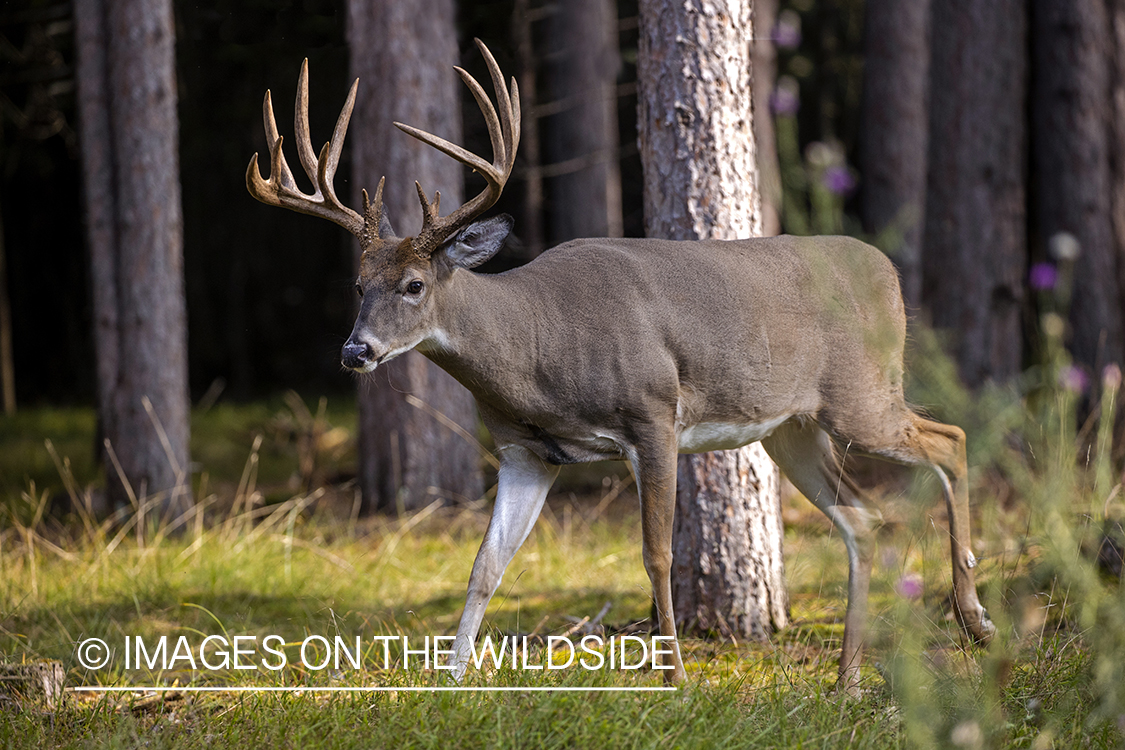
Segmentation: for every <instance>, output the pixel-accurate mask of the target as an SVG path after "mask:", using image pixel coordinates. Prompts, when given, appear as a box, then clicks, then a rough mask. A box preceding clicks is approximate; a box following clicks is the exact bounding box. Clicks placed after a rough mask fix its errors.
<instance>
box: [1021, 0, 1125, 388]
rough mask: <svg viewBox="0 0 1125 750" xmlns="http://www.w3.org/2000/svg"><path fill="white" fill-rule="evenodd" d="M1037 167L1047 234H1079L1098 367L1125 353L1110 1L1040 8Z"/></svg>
mask: <svg viewBox="0 0 1125 750" xmlns="http://www.w3.org/2000/svg"><path fill="white" fill-rule="evenodd" d="M1031 8H1032V11H1031V19H1032V24H1031V29H1032V52H1033V65H1034V72H1033V75H1032V80H1033V81H1034V82H1035V90H1034V92H1033V97H1032V108H1031V113H1032V131H1031V134H1032V138H1031V152H1032V167H1033V175H1034V177H1035V184H1034V191H1035V198H1036V208H1037V210H1036V211H1035V222H1036V227H1037V228H1038V230H1039V232H1038V233H1039V240H1040V241H1041V242H1046V243H1050V242H1051V240H1052V238H1054V237H1056V236H1057V235H1058V234H1059V233H1060V232H1065V233H1068V234H1070V235H1072V236H1073V237H1074V238H1076V239H1077V240H1078V249H1079V255H1078V258H1077V260H1076V261H1075V264H1074V285H1075V288H1074V295H1073V297H1072V300H1073V302H1072V306H1071V311H1070V320H1071V327H1072V332H1073V334H1072V339H1071V351H1072V352H1073V354H1074V357H1075V359H1076V360H1077V361H1078V362H1080V363H1082V364H1083V365H1085V366H1086V367H1087V368H1089V369H1090V370H1095V369H1098V367H1099V366H1100V365H1104V364H1106V363H1108V362H1116V363H1118V364H1120V363H1121V362H1122V361H1123V354H1125V321H1123V316H1125V309H1123V304H1125V301H1123V298H1122V294H1121V287H1120V285H1119V277H1118V271H1119V269H1118V264H1119V262H1120V259H1121V258H1122V248H1121V247H1120V246H1119V245H1118V243H1117V241H1116V238H1115V236H1114V226H1113V213H1112V212H1113V200H1114V194H1113V164H1112V161H1111V153H1112V148H1111V143H1112V138H1113V137H1114V131H1113V128H1114V102H1113V83H1112V82H1113V76H1112V73H1113V65H1114V54H1113V48H1114V42H1113V27H1112V26H1111V25H1110V14H1109V9H1108V8H1107V3H1106V0H1072V1H1071V2H1066V3H1034V4H1032V6H1031Z"/></svg>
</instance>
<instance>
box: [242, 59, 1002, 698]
mask: <svg viewBox="0 0 1125 750" xmlns="http://www.w3.org/2000/svg"><path fill="white" fill-rule="evenodd" d="M477 46H478V47H480V50H481V52H482V53H483V55H484V57H485V60H486V61H487V63H488V70H489V73H490V74H491V77H492V83H493V86H494V88H495V91H496V99H497V105H498V106H497V107H496V108H494V107H493V104H492V102H491V101H490V99H489V97H488V96H487V95H486V94H485V92H484V90H483V89H482V88H481V87H480V85H479V84H478V83H477V82H476V81H475V80H474V79H473V78H472V77H471V76H470V75H469V74H468V73H466V72H465V71H464V70H461V69H460V68H457V72H458V73H459V74H460V76H461V78H462V79H463V80H464V82H465V83H466V84H467V85H468V87H469V88H470V89H471V90H472V92H473V96H474V97H475V98H476V101H477V103H478V105H479V106H480V108H481V110H482V112H483V113H484V117H485V120H486V122H487V124H488V133H489V136H490V137H491V141H492V151H493V159H492V162H491V163H489V162H487V161H485V160H484V159H482V158H480V157H479V156H476V155H474V154H471V153H469V152H468V151H466V150H465V149H463V148H461V147H460V146H457V145H454V144H452V143H449V142H448V141H445V140H443V139H441V138H438V137H436V136H434V135H431V134H429V133H425V132H422V131H420V130H417V129H415V128H412V127H408V126H406V125H402V124H399V123H395V124H396V125H397V126H398V127H399V128H400V129H402V130H403V131H405V132H406V133H409V134H410V135H412V136H414V137H415V138H417V139H419V140H421V141H423V142H424V143H427V144H429V145H430V146H432V147H434V148H436V149H439V150H441V151H443V152H444V153H446V154H448V155H449V156H451V157H453V158H454V159H456V160H457V161H459V162H461V163H463V164H465V165H467V166H469V167H471V168H472V169H473V170H475V171H476V172H478V173H479V174H480V175H481V176H483V177H484V179H485V181H486V182H487V183H488V184H487V187H486V188H485V189H484V191H483V192H481V193H480V194H479V195H477V196H476V197H475V198H473V199H472V200H470V201H469V202H468V203H466V204H464V205H463V206H461V207H460V208H458V209H456V210H455V211H453V212H452V213H451V214H449V215H448V216H444V217H442V216H440V215H439V212H438V199H439V196H437V195H435V196H434V200H433V202H430V201H429V200H428V199H427V197H426V193H425V191H424V190H423V189H422V187H421V186H420V185H417V183H415V184H416V185H417V189H418V197H419V199H420V200H421V202H422V209H423V215H424V218H423V221H422V228H421V230H420V231H419V232H418V234H417V235H415V236H413V237H405V238H399V237H396V236H395V235H394V234H393V232H392V231H391V229H390V224H389V222H387V220H386V218H385V217H384V216H383V202H382V193H383V181H382V180H380V182H379V187H378V189H377V190H376V191H375V196H374V200H368V197H367V194H366V192H365V193H364V197H363V204H364V205H363V214H362V215H360V214H359V213H357V212H355V211H353V210H352V209H350V208H347V207H346V206H344V205H342V204H341V203H340V201H339V200H338V199H337V198H336V195H335V192H334V191H333V188H332V178H333V175H334V173H335V171H336V166H337V163H338V162H339V159H340V151H341V148H342V145H343V140H344V133H345V131H346V129H347V125H348V119H349V117H350V115H351V111H352V104H353V102H354V101H355V92H356V86H355V85H353V86H352V89H351V92H350V93H349V94H348V99H347V103H346V104H345V105H344V109H343V111H342V112H341V114H340V118H339V121H338V122H337V124H336V130H335V132H334V133H333V135H332V140H331V141H329V142H328V143H327V144H325V146H324V148H323V149H322V150H321V152H320V156H319V158H318V157H317V155H316V154H315V152H314V151H313V148H312V145H311V143H310V140H309V129H308V75H307V65H306V66H305V67H302V69H301V76H300V81H299V84H298V89H297V113H296V125H295V128H296V136H297V137H296V141H297V153H298V154H299V155H300V159H301V165H302V166H303V167H304V170H305V173H306V174H307V175H308V176H309V179H310V180H312V182H313V184H314V186H315V191H314V192H313V194H312V195H306V194H304V193H302V192H301V191H300V190H299V189H298V188H297V186H296V183H295V182H294V181H293V174H292V172H291V171H290V170H289V167H288V166H287V165H286V162H285V157H284V156H283V155H282V148H281V141H282V139H281V137H280V136H279V135H278V132H277V125H276V124H275V122H274V117H273V109H272V105H271V103H270V96H269V93H268V92H267V94H266V98H265V103H264V105H263V109H264V118H265V127H266V136H267V139H268V142H269V150H270V177H269V179H268V180H263V179H262V177H261V174H260V172H259V169H258V162H257V155H256V154H255V156H254V158H253V159H251V160H250V166H249V169H248V171H247V173H246V185H247V187H248V189H249V190H250V193H251V194H252V195H253V196H254V197H255V198H257V199H258V200H260V201H262V202H263V203H268V204H270V205H274V206H283V207H285V208H290V209H293V210H294V211H300V212H302V213H307V214H312V215H313V216H320V217H323V218H325V219H329V220H331V221H334V222H336V223H337V224H339V225H341V226H342V227H344V228H345V229H347V230H348V231H349V232H351V233H352V234H354V235H355V236H356V237H358V238H359V241H360V243H361V246H362V249H363V255H362V258H361V260H360V265H359V279H358V281H357V282H356V288H357V290H358V292H359V294H360V296H361V297H362V301H361V304H360V311H359V318H358V320H357V321H356V323H355V328H354V329H353V331H352V334H351V336H350V337H349V338H348V341H347V343H346V344H345V345H344V348H343V363H344V365H345V366H346V367H349V368H351V369H352V370H355V371H357V372H370V371H371V370H373V369H375V368H376V367H377V366H378V365H380V364H381V363H383V362H386V361H387V360H389V359H391V358H392V357H395V356H398V355H399V354H402V353H403V352H406V351H409V350H410V349H417V350H418V351H419V352H421V353H422V354H424V355H425V356H427V357H429V358H430V359H431V360H433V361H434V362H436V363H437V364H438V365H439V366H441V367H442V368H444V369H445V370H446V371H448V372H449V373H450V374H451V375H453V377H455V378H457V380H459V381H460V382H461V383H462V384H463V385H464V386H465V387H466V388H468V389H469V390H470V391H471V392H472V394H473V395H474V396H475V397H476V401H477V404H478V406H479V407H480V414H481V418H482V419H483V420H484V423H485V425H486V426H487V427H488V429H489V430H490V431H491V433H492V436H493V438H494V439H495V441H496V446H497V449H498V451H499V454H500V477H499V489H498V492H497V495H496V506H495V508H494V509H493V512H492V521H491V523H490V524H489V527H488V532H487V533H486V534H485V537H484V543H483V544H482V545H481V548H480V552H479V553H478V554H477V558H476V563H475V564H474V565H473V572H472V575H471V577H470V579H469V589H468V597H467V599H466V602H465V611H464V613H463V614H462V616H461V622H460V625H459V627H458V628H457V636H456V639H455V641H454V646H453V650H454V659H455V663H456V667H457V668H456V671H455V672H454V674H456V675H457V676H458V677H460V676H461V675H462V674H463V672H464V670H465V667H466V666H467V664H468V660H469V655H470V653H471V651H470V649H471V644H472V643H473V642H474V640H475V639H476V636H477V631H478V629H479V628H480V624H481V619H482V618H483V616H484V613H485V608H486V607H487V605H488V602H489V599H491V597H492V594H493V592H494V591H495V590H496V587H497V586H498V585H499V583H500V578H501V576H502V575H503V573H504V569H505V568H506V567H507V565H508V563H509V561H511V559H512V557H513V556H514V555H515V553H516V550H518V549H519V547H520V545H521V544H522V543H523V541H524V539H526V538H527V535H528V533H529V532H530V531H531V528H532V526H533V525H534V524H535V519H536V518H537V517H538V515H539V511H540V509H541V508H542V507H543V500H544V498H545V497H546V496H547V490H548V489H549V488H550V486H551V483H552V481H553V480H554V478H555V476H556V475H557V473H558V470H559V469H558V467H559V466H560V465H561V464H569V463H575V462H579V461H595V460H601V459H625V460H627V461H629V462H631V463H632V465H633V469H634V471H635V474H636V477H637V488H638V491H639V493H640V500H641V510H642V515H641V525H642V532H643V555H644V564H645V569H646V570H647V571H648V574H649V578H650V579H651V581H652V587H653V596H654V598H655V602H656V610H657V613H658V615H659V621H660V623H659V624H660V634H661V635H664V636H675V632H676V628H675V618H674V616H673V613H672V597H671V582H670V579H669V569H670V567H671V562H672V559H671V558H672V542H671V534H672V514H673V510H674V508H675V497H676V454H677V453H693V452H702V451H712V450H720V449H729V448H736V447H738V446H741V445H745V444H747V443H751V442H754V441H757V440H761V441H762V443H763V445H764V446H765V448H766V451H767V452H768V453H769V454H770V456H772V457H773V459H774V460H775V461H776V462H777V463H778V464H779V465H780V467H781V469H782V471H784V472H785V474H786V475H788V477H789V479H790V480H791V481H792V482H793V484H794V485H796V487H797V488H798V489H799V490H800V491H801V492H802V493H803V494H804V495H805V496H806V497H807V498H809V499H810V500H811V501H812V502H813V503H815V504H816V505H817V507H818V508H820V509H821V510H822V511H823V512H824V513H825V514H827V515H828V517H829V518H830V519H832V522H833V523H834V524H835V525H836V527H837V528H838V529H839V531H840V535H841V536H842V537H843V539H844V543H845V544H846V545H847V550H848V607H847V614H846V616H845V624H844V642H843V653H842V655H841V657H840V676H841V681H842V684H843V685H844V686H845V687H852V686H854V684H855V681H856V680H857V678H858V670H859V664H860V659H861V647H862V642H863V630H864V621H865V619H866V608H867V591H868V582H869V580H870V575H871V558H872V549H873V544H874V539H873V536H874V535H873V531H874V528H875V526H876V525H877V523H878V518H879V516H878V513H877V512H876V511H873V510H869V509H868V507H867V500H866V499H865V498H864V495H863V493H862V492H861V490H860V489H859V488H858V487H857V486H856V485H855V484H854V483H853V482H852V481H851V480H850V479H849V478H848V475H847V474H845V473H844V472H843V470H842V467H841V462H840V460H839V458H838V456H837V452H836V448H835V445H843V446H847V452H848V453H853V454H854V453H862V454H866V455H870V456H876V457H880V458H884V459H889V460H891V461H896V462H899V463H904V464H912V465H918V466H925V467H928V468H930V469H932V470H933V471H934V473H935V474H937V476H938V478H939V480H940V481H941V486H942V489H943V491H944V494H945V501H946V505H947V506H948V509H949V524H950V530H949V531H950V542H951V545H950V546H951V548H952V558H953V594H954V596H953V601H954V610H955V612H956V614H957V617H958V618H959V620H960V622H961V625H962V626H963V627H964V628H965V630H966V631H967V632H968V633H969V635H970V636H971V637H972V638H973V639H975V640H977V641H981V642H985V641H988V640H989V639H990V637H991V636H992V634H993V632H994V631H995V627H994V626H993V624H992V622H991V621H990V619H989V617H988V615H987V613H986V612H985V610H984V608H983V607H982V606H981V604H980V601H979V600H978V598H977V592H976V586H975V584H974V582H973V567H974V565H975V560H974V558H973V554H972V552H971V551H970V544H969V495H968V483H967V481H966V466H965V435H964V433H963V432H962V431H961V430H960V429H958V428H957V427H952V426H949V425H945V424H940V423H937V422H933V421H930V420H928V419H924V418H922V417H920V416H918V415H917V414H915V413H914V412H913V411H911V410H910V408H909V407H908V406H907V405H906V403H905V401H904V400H903V393H902V377H903V365H902V355H903V343H904V338H905V327H906V319H905V315H904V312H903V303H902V295H901V294H900V292H899V282H898V276H897V275H896V273H895V270H894V268H893V267H892V265H891V263H890V262H889V261H888V260H887V258H886V257H885V256H884V255H883V254H882V253H881V252H879V251H878V250H876V249H875V248H873V247H870V246H868V245H865V244H864V243H862V242H859V241H857V240H854V239H849V238H846V237H770V238H762V239H748V240H735V241H718V240H710V241H700V242H667V241H662V240H651V239H583V240H575V241H573V242H567V243H565V244H563V245H560V246H559V247H556V248H554V249H552V250H548V251H547V252H545V253H543V254H542V255H541V256H539V257H538V258H536V259H535V260H534V261H532V262H531V263H528V264H527V265H525V266H523V267H521V268H516V269H513V270H511V271H508V272H506V273H502V274H497V275H481V274H476V273H473V272H472V271H471V270H470V269H472V268H473V267H474V266H477V265H479V264H481V263H483V262H484V261H485V260H487V259H488V258H490V257H491V256H492V255H493V254H494V253H495V252H496V251H497V250H498V249H499V248H500V246H501V244H502V243H503V241H504V238H505V237H506V236H507V235H508V232H509V231H510V230H511V227H512V220H511V219H510V218H509V217H508V216H499V217H496V218H492V219H485V220H483V221H475V220H476V219H477V217H478V216H480V215H481V214H482V213H483V212H484V211H486V210H487V209H488V208H489V207H491V206H492V205H493V204H494V203H495V202H496V200H497V198H499V196H500V192H501V190H502V189H503V188H504V183H505V182H506V181H507V180H508V176H509V175H510V174H511V172H512V164H513V163H514V162H515V157H516V147H517V145H518V144H519V136H520V106H519V95H518V92H517V90H516V84H515V81H512V84H511V89H510V91H509V89H508V88H507V87H505V85H504V79H503V76H502V74H501V72H500V69H499V67H498V66H497V65H496V61H495V60H494V59H493V58H492V55H491V54H489V52H488V50H487V49H486V48H485V46H484V45H483V44H481V43H480V42H479V41H478V42H477ZM356 84H358V81H357V82H356ZM672 662H673V664H672V666H673V668H672V669H671V670H669V671H668V672H665V674H666V675H668V676H669V677H670V678H671V680H672V681H674V682H678V681H680V680H682V679H683V678H684V671H683V664H682V662H681V659H680V654H679V650H678V648H677V649H676V650H675V651H674V654H673V656H672Z"/></svg>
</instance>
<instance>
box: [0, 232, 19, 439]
mask: <svg viewBox="0 0 1125 750" xmlns="http://www.w3.org/2000/svg"><path fill="white" fill-rule="evenodd" d="M0 395H3V400H4V414H6V415H7V416H9V417H10V416H12V415H13V414H15V413H16V363H15V360H14V359H12V307H11V303H10V302H9V297H8V259H7V258H6V257H5V255H4V212H3V210H0Z"/></svg>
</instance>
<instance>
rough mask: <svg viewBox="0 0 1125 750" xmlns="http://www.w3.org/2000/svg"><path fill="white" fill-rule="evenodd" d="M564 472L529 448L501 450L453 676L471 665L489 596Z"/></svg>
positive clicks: (453, 659) (455, 649) (453, 661)
mask: <svg viewBox="0 0 1125 750" xmlns="http://www.w3.org/2000/svg"><path fill="white" fill-rule="evenodd" d="M558 473H559V468H558V467H557V466H549V465H547V464H545V463H543V461H541V460H540V459H539V457H538V456H536V455H535V454H533V453H532V452H531V451H529V450H527V449H526V448H521V447H519V446H508V447H506V448H502V449H501V450H500V477H499V482H498V486H497V491H496V505H495V506H494V507H493V509H492V520H491V521H489V523H488V531H486V532H485V535H484V541H483V542H482V543H481V545H480V550H479V551H478V552H477V559H476V562H474V563H473V572H472V574H471V575H470V576H469V591H468V595H467V596H466V598H465V611H464V612H462V613H461V622H460V624H459V625H458V626H457V637H456V638H454V640H453V656H452V657H451V661H450V664H451V666H453V667H454V669H453V671H452V675H453V679H455V680H457V681H460V680H461V678H462V677H463V676H464V674H465V670H466V668H467V667H468V665H469V659H470V658H471V657H472V651H473V644H474V643H475V642H476V638H477V631H479V630H480V624H481V621H482V620H483V619H484V612H485V610H486V609H487V608H488V602H489V600H490V599H492V595H493V593H495V592H496V588H497V587H498V586H499V585H500V579H501V578H502V577H503V575H504V570H505V569H506V568H507V567H508V563H510V562H511V561H512V558H513V557H514V556H515V554H516V551H517V550H518V549H519V548H520V546H521V545H522V544H523V543H524V540H525V539H527V536H528V534H530V533H531V529H532V527H533V526H535V519H537V518H538V517H539V511H541V510H542V509H543V501H544V500H545V499H546V498H547V491H548V490H549V489H550V488H551V484H552V483H553V482H554V481H555V477H556V476H558Z"/></svg>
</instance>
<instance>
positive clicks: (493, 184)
mask: <svg viewBox="0 0 1125 750" xmlns="http://www.w3.org/2000/svg"><path fill="white" fill-rule="evenodd" d="M474 41H476V43H477V47H478V48H479V49H480V51H481V54H483V55H484V59H485V62H486V63H487V64H488V73H489V75H490V76H491V77H492V86H493V88H494V89H495V90H496V102H497V104H498V105H499V107H500V115H499V117H497V114H496V109H494V108H493V106H492V102H491V101H489V99H488V95H487V94H485V93H484V89H482V88H481V86H480V84H479V83H477V81H476V79H474V78H473V77H472V76H471V75H469V74H468V73H467V72H466V71H465V70H463V69H462V68H459V67H455V68H454V70H456V71H457V74H458V75H460V76H461V80H462V81H464V82H465V85H466V86H468V87H469V90H470V91H472V92H473V97H474V98H475V99H476V100H477V106H479V107H480V109H481V113H482V114H483V115H484V120H485V123H486V124H487V125H488V136H489V138H490V139H491V141H492V163H491V164H489V163H488V162H486V161H485V160H484V159H482V158H481V157H479V156H477V155H476V154H473V153H470V152H469V151H466V150H465V149H463V148H461V147H460V146H458V145H456V144H454V143H450V142H449V141H447V140H445V139H444V138H439V137H437V136H436V135H432V134H430V133H427V132H425V131H422V130H419V129H418V128H414V127H411V126H409V125H403V124H402V123H401V122H396V123H395V126H396V127H398V129H399V130H402V131H403V132H404V133H407V134H408V135H412V136H414V137H415V138H417V139H418V140H420V141H422V142H423V143H426V144H428V145H430V146H433V147H434V148H436V149H437V150H439V151H441V152H442V153H444V154H447V155H448V156H451V157H453V158H454V159H456V160H457V161H459V162H461V163H462V164H464V165H466V166H468V167H472V169H473V171H475V172H478V173H480V175H481V176H482V177H484V179H485V181H486V182H487V183H488V185H487V186H486V187H485V189H484V190H483V191H481V192H480V194H479V195H477V196H476V197H475V198H473V199H472V200H470V201H468V202H467V203H465V204H464V205H462V206H461V207H460V208H458V209H457V210H455V211H454V212H453V213H451V214H449V215H448V216H446V217H445V218H441V217H439V216H438V206H439V205H440V203H441V194H440V193H434V201H433V203H430V201H429V200H427V199H426V192H425V191H424V190H423V189H422V186H421V185H420V184H419V183H417V182H415V183H414V184H415V186H416V187H417V188H418V200H420V201H421V203H422V230H421V231H420V232H418V236H417V237H415V238H414V249H415V251H416V252H417V253H418V254H419V255H422V256H424V257H428V256H430V255H431V254H432V253H433V252H434V251H435V250H437V249H438V247H439V246H440V245H441V243H442V242H444V241H445V240H446V239H447V238H449V237H450V236H451V235H453V234H454V233H455V232H457V231H458V230H460V229H461V228H463V227H464V226H466V225H467V224H468V223H469V222H471V221H472V220H473V219H475V218H476V217H477V216H480V215H481V214H482V213H484V212H485V211H487V210H488V209H489V208H491V207H492V205H493V204H494V203H496V201H497V199H498V198H499V197H500V193H501V192H503V190H504V184H505V183H506V182H507V181H508V177H509V176H510V175H511V173H512V165H513V164H515V161H516V149H517V148H518V147H519V143H520V97H519V89H518V88H517V87H516V79H515V78H513V79H512V89H511V94H510V95H509V92H508V90H507V89H506V88H505V87H504V76H503V74H502V73H501V72H500V66H499V65H497V64H496V59H495V58H493V56H492V53H491V52H489V51H488V47H486V46H485V45H484V42H482V41H481V40H479V39H476V40H474Z"/></svg>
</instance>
